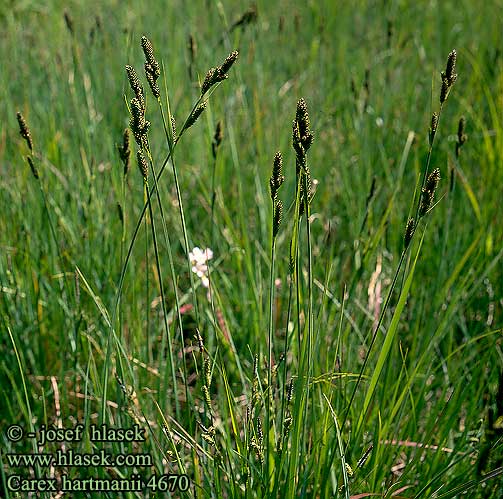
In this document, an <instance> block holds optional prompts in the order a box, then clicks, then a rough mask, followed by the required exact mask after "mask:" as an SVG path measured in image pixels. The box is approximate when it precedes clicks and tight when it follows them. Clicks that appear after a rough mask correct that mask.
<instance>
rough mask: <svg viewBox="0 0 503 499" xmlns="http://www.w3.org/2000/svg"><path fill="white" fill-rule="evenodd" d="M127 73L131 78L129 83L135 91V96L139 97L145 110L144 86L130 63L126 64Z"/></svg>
mask: <svg viewBox="0 0 503 499" xmlns="http://www.w3.org/2000/svg"><path fill="white" fill-rule="evenodd" d="M126 73H127V77H128V80H129V85H130V86H131V90H132V91H133V92H134V95H135V97H136V98H137V99H138V102H139V103H140V104H141V108H142V110H143V111H144V110H145V93H144V92H143V87H142V85H141V83H140V79H139V78H138V75H137V74H136V71H135V69H134V68H133V66H130V65H129V64H128V65H126Z"/></svg>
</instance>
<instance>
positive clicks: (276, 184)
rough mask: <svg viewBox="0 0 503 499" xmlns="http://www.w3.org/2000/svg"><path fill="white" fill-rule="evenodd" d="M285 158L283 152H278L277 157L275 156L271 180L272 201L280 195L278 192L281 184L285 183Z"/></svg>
mask: <svg viewBox="0 0 503 499" xmlns="http://www.w3.org/2000/svg"><path fill="white" fill-rule="evenodd" d="M282 170H283V157H282V156H281V152H279V151H278V152H277V153H276V156H274V163H273V167H272V175H271V178H270V179H269V186H270V188H271V199H272V200H273V201H274V200H275V199H276V197H277V195H278V190H279V188H280V187H281V184H283V182H284V181H285V177H284V176H283V172H282Z"/></svg>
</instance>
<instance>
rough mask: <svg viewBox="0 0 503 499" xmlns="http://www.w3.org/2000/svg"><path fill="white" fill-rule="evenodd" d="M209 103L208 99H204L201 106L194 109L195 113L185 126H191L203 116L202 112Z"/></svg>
mask: <svg viewBox="0 0 503 499" xmlns="http://www.w3.org/2000/svg"><path fill="white" fill-rule="evenodd" d="M207 104H208V101H203V102H202V103H201V104H199V106H197V107H196V109H194V111H193V113H192V114H191V115H190V117H189V119H188V120H187V123H186V125H185V128H190V127H191V126H192V125H193V124H194V123H195V122H196V121H197V119H198V118H199V116H201V114H202V112H203V111H204V110H205V109H206V106H207Z"/></svg>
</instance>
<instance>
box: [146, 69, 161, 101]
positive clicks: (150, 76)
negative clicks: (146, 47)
mask: <svg viewBox="0 0 503 499" xmlns="http://www.w3.org/2000/svg"><path fill="white" fill-rule="evenodd" d="M150 68H151V66H150V64H148V63H147V62H146V63H145V76H146V77H147V81H148V84H149V86H150V90H152V94H153V95H154V97H155V98H156V99H158V98H159V97H160V95H161V90H160V88H159V85H158V84H157V81H156V80H157V78H156V77H155V76H154V74H153V73H152V72H151V71H150Z"/></svg>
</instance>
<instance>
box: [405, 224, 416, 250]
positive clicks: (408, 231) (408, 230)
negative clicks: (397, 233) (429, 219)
mask: <svg viewBox="0 0 503 499" xmlns="http://www.w3.org/2000/svg"><path fill="white" fill-rule="evenodd" d="M414 229H415V223H414V219H413V218H409V220H408V221H407V225H406V226H405V235H404V238H403V239H404V246H405V249H407V248H408V247H409V244H410V242H411V241H412V236H413V235H414Z"/></svg>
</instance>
